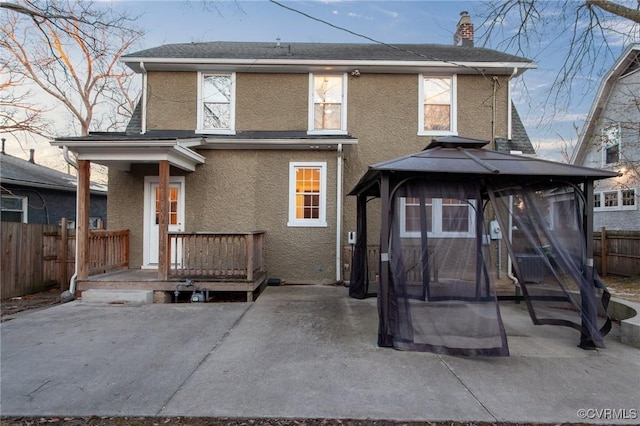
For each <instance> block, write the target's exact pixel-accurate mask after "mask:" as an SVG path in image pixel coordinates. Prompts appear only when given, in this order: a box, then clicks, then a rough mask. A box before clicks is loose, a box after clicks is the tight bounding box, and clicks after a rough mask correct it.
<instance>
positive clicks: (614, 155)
mask: <svg viewBox="0 0 640 426" xmlns="http://www.w3.org/2000/svg"><path fill="white" fill-rule="evenodd" d="M619 162H620V125H619V124H614V125H612V126H608V127H606V128H605V129H603V131H602V165H603V166H607V165H610V164H617V163H619Z"/></svg>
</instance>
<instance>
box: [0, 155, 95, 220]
mask: <svg viewBox="0 0 640 426" xmlns="http://www.w3.org/2000/svg"><path fill="white" fill-rule="evenodd" d="M0 182H1V185H2V187H1V189H2V191H1V193H2V212H1V213H0V220H2V222H21V223H42V224H53V225H58V224H60V222H61V219H62V218H63V217H64V218H67V220H68V224H69V226H72V225H73V224H74V221H75V219H76V178H75V176H71V175H68V174H66V173H62V172H59V171H57V170H54V169H50V168H48V167H44V166H41V165H39V164H36V163H35V161H34V151H33V150H31V156H30V159H29V160H23V159H21V158H17V157H13V156H11V155H9V154H6V153H5V152H4V150H3V151H2V153H0ZM106 221H107V187H106V186H105V185H100V184H97V183H92V184H91V212H90V226H91V227H92V228H102V227H103V226H104V225H105V224H106Z"/></svg>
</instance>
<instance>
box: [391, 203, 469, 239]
mask: <svg viewBox="0 0 640 426" xmlns="http://www.w3.org/2000/svg"><path fill="white" fill-rule="evenodd" d="M399 205H400V236H401V237H404V238H419V237H420V228H421V225H420V209H421V206H420V201H419V199H418V198H412V197H406V198H405V197H401V198H400V203H399ZM424 209H425V219H426V227H427V235H428V236H429V237H439V238H467V237H474V236H475V235H476V229H475V222H476V221H475V213H474V212H475V200H458V199H455V198H425V203H424Z"/></svg>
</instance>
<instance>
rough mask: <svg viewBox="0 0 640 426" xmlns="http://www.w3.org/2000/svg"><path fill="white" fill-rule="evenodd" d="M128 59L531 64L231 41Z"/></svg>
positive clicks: (435, 50)
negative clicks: (424, 61) (420, 61)
mask: <svg viewBox="0 0 640 426" xmlns="http://www.w3.org/2000/svg"><path fill="white" fill-rule="evenodd" d="M128 58H168V59H170V58H173V59H186V58H200V59H305V60H327V61H329V60H380V61H416V60H428V61H445V62H527V63H531V62H532V61H531V60H529V59H525V58H522V57H519V56H514V55H510V54H507V53H502V52H498V51H496V50H491V49H485V48H481V47H466V46H449V45H439V44H397V45H389V44H373V43H281V45H280V46H279V47H278V46H277V45H276V43H266V42H228V41H216V42H207V43H181V44H165V45H162V46H158V47H154V48H151V49H146V50H141V51H138V52H134V53H130V54H127V55H124V56H122V59H123V60H125V62H126V60H127V59H128Z"/></svg>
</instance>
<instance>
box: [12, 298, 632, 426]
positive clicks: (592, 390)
mask: <svg viewBox="0 0 640 426" xmlns="http://www.w3.org/2000/svg"><path fill="white" fill-rule="evenodd" d="M501 310H502V315H503V319H504V323H505V327H506V330H507V334H508V341H509V347H510V351H511V356H509V357H502V358H483V357H480V358H462V357H451V356H443V355H435V354H431V353H417V352H401V351H396V350H393V349H388V348H379V347H377V346H376V338H377V324H378V320H377V311H376V300H375V299H366V300H356V299H351V298H349V297H348V294H347V289H346V288H344V287H333V286H283V287H267V288H266V289H265V291H264V292H263V293H262V294H261V295H260V297H259V298H258V299H257V301H255V302H253V303H217V304H148V305H141V306H126V305H124V306H123V305H120V304H118V305H112V304H106V303H105V304H90V303H86V302H81V301H76V302H71V303H68V304H65V305H59V306H55V307H51V308H47V309H43V310H38V311H31V312H24V313H19V314H16V315H13V316H9V317H5V318H3V320H4V322H3V323H2V324H1V333H2V335H1V337H2V341H1V343H2V347H1V361H2V365H1V378H2V394H1V406H0V413H1V414H2V416H53V415H55V416H76V417H77V416H90V415H97V416H187V417H191V416H194V417H200V416H205V417H251V418H270V417H279V418H283V417H284V418H334V419H345V418H349V419H380V420H404V421H410V420H418V421H426V420H431V421H446V420H449V421H470V422H479V421H486V422H517V423H528V422H538V423H575V422H590V423H595V424H602V423H607V424H610V423H617V424H637V423H638V422H639V420H638V411H639V410H640V351H639V350H638V349H637V348H634V347H632V346H629V345H625V344H622V343H620V342H619V328H618V326H615V328H614V331H613V332H612V334H610V335H609V336H608V337H607V338H606V340H605V342H606V344H607V349H605V350H599V351H583V350H581V349H579V348H577V347H576V344H577V342H578V338H579V334H578V332H577V331H575V330H572V329H569V328H564V327H557V326H534V325H532V323H531V320H530V319H529V316H528V313H527V310H526V307H525V305H524V304H515V303H513V302H502V303H501Z"/></svg>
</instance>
